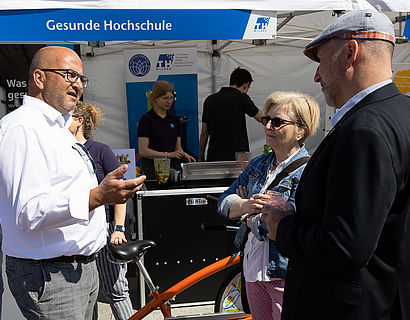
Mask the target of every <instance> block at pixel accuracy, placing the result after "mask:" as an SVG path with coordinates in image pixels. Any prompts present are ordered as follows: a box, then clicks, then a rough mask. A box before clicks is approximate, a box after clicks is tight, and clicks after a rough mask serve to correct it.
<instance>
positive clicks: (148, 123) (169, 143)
mask: <svg viewBox="0 0 410 320" xmlns="http://www.w3.org/2000/svg"><path fill="white" fill-rule="evenodd" d="M180 136H181V126H180V122H179V118H178V117H177V116H174V115H167V116H166V117H165V118H161V117H160V116H159V115H157V114H156V112H155V111H154V109H151V110H150V111H148V112H147V113H146V114H144V115H143V116H142V117H141V119H140V121H139V122H138V137H147V138H149V144H148V148H150V149H152V150H155V151H160V152H172V151H175V145H176V143H177V138H178V137H180Z"/></svg>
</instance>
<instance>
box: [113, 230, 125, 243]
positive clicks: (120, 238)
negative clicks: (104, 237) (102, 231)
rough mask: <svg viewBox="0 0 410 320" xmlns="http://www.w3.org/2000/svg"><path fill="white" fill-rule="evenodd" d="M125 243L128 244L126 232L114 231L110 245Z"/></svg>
mask: <svg viewBox="0 0 410 320" xmlns="http://www.w3.org/2000/svg"><path fill="white" fill-rule="evenodd" d="M123 242H127V239H126V238H125V234H124V232H121V231H114V232H113V233H112V234H111V237H110V243H111V244H121V243H123Z"/></svg>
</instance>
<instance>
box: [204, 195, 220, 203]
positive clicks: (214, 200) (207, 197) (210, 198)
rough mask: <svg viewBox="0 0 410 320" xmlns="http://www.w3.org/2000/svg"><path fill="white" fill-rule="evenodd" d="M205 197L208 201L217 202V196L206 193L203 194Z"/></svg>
mask: <svg viewBox="0 0 410 320" xmlns="http://www.w3.org/2000/svg"><path fill="white" fill-rule="evenodd" d="M205 199H207V200H209V201H211V202H215V203H217V202H218V198H217V197H214V196H211V195H209V194H207V195H206V196H205Z"/></svg>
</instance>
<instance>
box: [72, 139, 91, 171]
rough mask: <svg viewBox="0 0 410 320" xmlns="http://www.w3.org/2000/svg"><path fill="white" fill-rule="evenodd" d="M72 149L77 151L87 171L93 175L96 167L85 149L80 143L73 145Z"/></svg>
mask: <svg viewBox="0 0 410 320" xmlns="http://www.w3.org/2000/svg"><path fill="white" fill-rule="evenodd" d="M72 147H73V149H75V150H77V152H78V153H79V154H80V156H81V158H83V160H84V162H85V164H86V165H87V168H88V171H89V172H90V173H95V171H96V167H95V162H94V159H93V157H92V156H91V154H90V153H89V152H88V150H87V148H86V147H84V146H83V145H82V144H81V143H78V142H77V143H76V144H73V146H72Z"/></svg>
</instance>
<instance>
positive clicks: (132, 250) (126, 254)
mask: <svg viewBox="0 0 410 320" xmlns="http://www.w3.org/2000/svg"><path fill="white" fill-rule="evenodd" d="M155 246H156V244H155V242H154V241H152V240H136V241H128V242H124V243H122V244H117V245H115V244H111V243H110V244H109V246H108V247H109V249H110V251H111V254H112V255H113V256H114V258H116V259H119V260H133V259H135V258H137V257H138V258H140V257H142V256H143V255H144V253H145V252H147V250H148V249H149V248H152V247H155Z"/></svg>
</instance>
